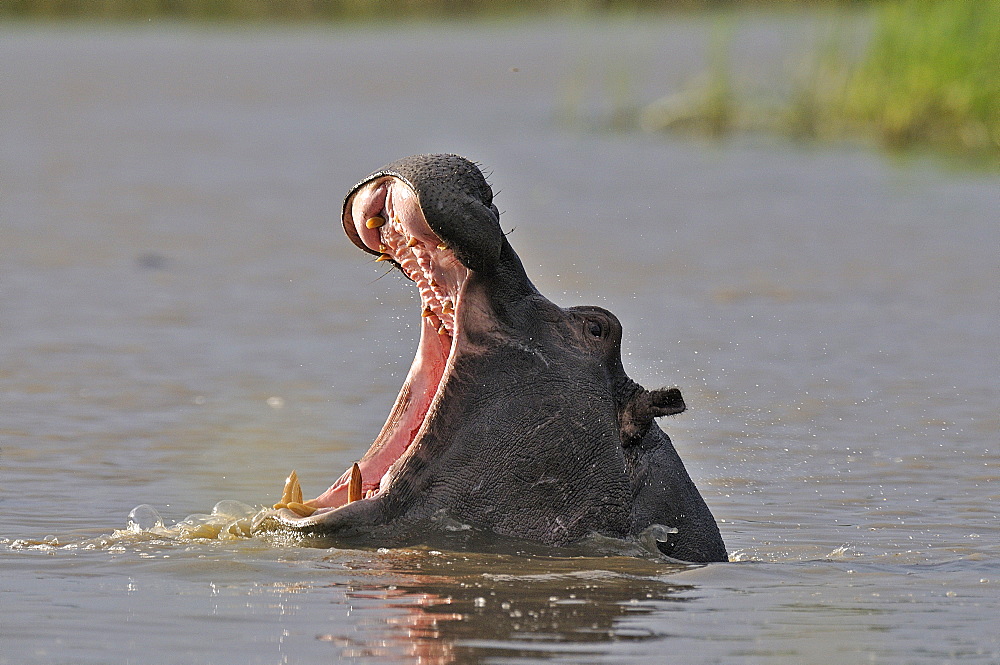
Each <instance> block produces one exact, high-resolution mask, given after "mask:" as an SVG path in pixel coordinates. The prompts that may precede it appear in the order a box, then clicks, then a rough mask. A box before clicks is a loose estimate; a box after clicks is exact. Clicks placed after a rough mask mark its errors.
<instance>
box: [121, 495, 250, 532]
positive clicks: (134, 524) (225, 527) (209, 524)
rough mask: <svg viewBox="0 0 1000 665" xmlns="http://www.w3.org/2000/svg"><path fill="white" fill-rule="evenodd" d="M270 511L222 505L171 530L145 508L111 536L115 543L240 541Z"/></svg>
mask: <svg viewBox="0 0 1000 665" xmlns="http://www.w3.org/2000/svg"><path fill="white" fill-rule="evenodd" d="M265 510H266V509H265V508H261V507H257V508H255V507H253V506H249V505H247V504H245V503H242V502H240V501H232V500H226V501H220V502H218V503H217V504H215V506H214V507H213V508H212V512H211V513H208V514H203V513H195V514H193V515H188V516H187V517H185V518H184V519H182V520H180V521H178V522H175V523H174V524H171V525H169V526H167V525H165V524H164V523H163V518H162V517H161V516H160V513H159V511H157V510H156V508H154V507H153V506H150V505H148V504H142V505H140V506H136V507H135V508H133V509H132V511H131V512H130V513H129V514H128V523H127V525H126V527H125V528H124V529H119V530H116V531H115V532H114V533H112V534H111V538H112V539H114V540H134V539H136V538H137V537H150V536H154V537H158V538H165V539H169V540H181V541H184V540H238V539H243V538H249V537H250V531H251V529H252V527H253V524H254V519H255V518H256V517H257V516H258V515H259V514H261V513H263V512H264V511H265Z"/></svg>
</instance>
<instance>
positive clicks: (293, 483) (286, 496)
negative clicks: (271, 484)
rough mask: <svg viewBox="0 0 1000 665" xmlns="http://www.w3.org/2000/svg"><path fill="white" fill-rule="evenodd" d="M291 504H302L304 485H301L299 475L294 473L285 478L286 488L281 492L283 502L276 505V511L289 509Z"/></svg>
mask: <svg viewBox="0 0 1000 665" xmlns="http://www.w3.org/2000/svg"><path fill="white" fill-rule="evenodd" d="M290 503H298V504H301V503H302V485H300V484H299V474H297V473H295V471H292V472H291V473H290V474H288V477H287V478H285V487H284V489H282V490H281V500H280V501H278V503H276V504H274V509H275V510H277V509H278V508H287V507H288V504H290Z"/></svg>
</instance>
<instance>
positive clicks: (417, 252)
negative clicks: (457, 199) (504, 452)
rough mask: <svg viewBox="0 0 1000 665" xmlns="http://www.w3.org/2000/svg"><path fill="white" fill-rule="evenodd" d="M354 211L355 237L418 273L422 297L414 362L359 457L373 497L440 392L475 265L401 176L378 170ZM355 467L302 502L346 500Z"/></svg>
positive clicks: (365, 490) (332, 504) (331, 504)
mask: <svg viewBox="0 0 1000 665" xmlns="http://www.w3.org/2000/svg"><path fill="white" fill-rule="evenodd" d="M350 215H351V219H352V221H353V227H354V231H356V233H357V238H358V239H360V240H361V241H362V242H363V243H364V245H365V246H366V247H367V248H368V249H370V250H374V251H375V252H378V253H379V257H378V258H377V259H376V260H377V261H390V262H392V263H394V264H395V265H396V266H397V267H398V268H399V269H400V270H401V271H402V272H403V274H404V275H406V276H407V277H408V278H410V279H411V280H413V282H414V283H416V285H417V289H418V290H419V292H420V300H421V322H422V323H421V326H420V343H419V345H418V347H417V353H416V356H415V357H414V359H413V364H412V365H411V366H410V371H409V374H408V375H407V377H406V381H405V382H404V383H403V387H402V389H401V390H400V392H399V396H398V397H397V398H396V403H395V405H394V406H393V408H392V411H391V412H390V413H389V417H388V419H387V420H386V423H385V425H384V426H383V427H382V431H381V432H380V433H379V435H378V436H377V437H376V438H375V442H374V443H373V444H372V446H371V448H369V450H368V452H366V453H365V455H364V456H363V457H362V458H361V460H360V461H359V462H358V467H359V470H360V474H361V477H362V480H361V492H362V496H363V497H364V498H368V497H370V496H373V495H375V494H378V493H379V492H381V491H384V490H385V489H386V488H387V487H388V485H389V483H390V481H391V479H392V475H393V474H392V473H391V469H392V468H393V466H394V465H395V464H396V463H397V462H398V461H399V460H400V459H401V458H402V457H403V456H404V454H405V453H406V451H407V450H408V449H409V447H410V446H411V444H412V443H413V442H414V441H416V440H417V439H418V437H419V433H420V430H421V428H422V427H423V426H424V423H425V420H426V417H427V414H428V413H429V412H430V411H431V410H432V405H433V403H434V401H435V398H436V396H437V395H438V394H439V393H440V392H441V386H442V385H443V384H444V382H445V380H446V376H447V373H448V367H449V359H450V358H451V357H452V356H453V355H454V347H455V346H456V344H455V342H454V340H455V339H456V338H457V332H458V312H459V310H460V309H461V307H462V295H463V292H464V289H463V287H464V285H465V282H466V280H467V279H468V277H469V275H470V271H469V269H468V268H466V267H465V266H464V265H462V263H461V262H460V261H459V260H458V259H457V258H456V257H455V255H454V253H453V252H452V251H451V250H450V249H449V248H448V247H447V245H446V244H445V243H444V242H443V241H442V240H441V239H440V238H438V237H437V235H436V234H435V233H434V232H433V231H432V230H431V229H430V227H429V226H428V225H427V221H426V220H425V218H424V215H423V212H422V211H421V210H420V206H419V205H418V204H417V202H416V195H415V194H414V193H413V190H411V189H410V188H409V187H408V186H407V185H406V184H405V183H403V182H402V181H400V180H398V179H396V178H392V177H384V178H379V179H377V180H374V181H372V182H370V183H368V184H367V185H365V186H364V187H362V188H361V189H359V190H358V191H357V193H356V194H355V196H354V200H353V202H352V205H351V211H350ZM352 471H353V469H348V470H347V471H345V472H344V474H343V475H342V476H341V477H340V478H339V479H338V480H337V481H336V482H335V483H334V484H333V485H331V486H330V488H329V489H328V490H327V491H326V492H324V493H323V494H321V495H319V496H318V497H316V498H315V499H312V500H311V501H306V502H305V505H306V506H309V507H311V508H316V509H321V508H337V507H340V506H342V505H345V504H346V503H348V502H349V488H350V484H351V477H352Z"/></svg>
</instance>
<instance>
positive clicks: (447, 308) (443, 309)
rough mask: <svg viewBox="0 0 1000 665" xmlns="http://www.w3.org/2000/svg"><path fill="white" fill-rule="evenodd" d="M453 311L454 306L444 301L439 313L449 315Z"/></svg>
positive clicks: (448, 301)
mask: <svg viewBox="0 0 1000 665" xmlns="http://www.w3.org/2000/svg"><path fill="white" fill-rule="evenodd" d="M454 311H455V306H454V305H453V304H452V302H451V301H450V300H445V301H444V304H442V305H441V312H442V313H444V314H451V313H453V312H454Z"/></svg>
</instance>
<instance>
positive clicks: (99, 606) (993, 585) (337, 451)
mask: <svg viewBox="0 0 1000 665" xmlns="http://www.w3.org/2000/svg"><path fill="white" fill-rule="evenodd" d="M710 30H711V26H710V25H709V24H708V23H707V22H705V21H703V20H701V19H697V18H681V19H675V20H673V21H647V22H643V23H641V24H640V23H631V22H620V23H612V24H556V23H544V24H535V25H519V24H518V25H502V24H497V25H485V26H478V27H469V26H431V25H428V26H421V27H413V28H382V29H376V28H370V29H354V30H346V29H344V30H338V29H332V30H319V29H316V30H312V29H310V30H304V29H303V30H291V29H289V30H282V31H267V32H263V31H256V30H251V31H240V30H235V29H233V30H196V29H186V28H183V29H182V28H179V27H171V26H166V27H152V28H148V29H131V28H130V29H124V28H118V29H114V30H111V29H109V30H103V29H100V28H95V27H77V28H66V29H55V28H37V27H31V26H22V27H9V26H8V27H5V28H3V30H2V32H0V62H2V63H3V65H2V66H0V77H2V86H3V90H4V94H3V95H0V151H2V152H0V188H2V190H0V252H2V257H3V260H2V261H0V312H2V313H3V315H2V316H0V404H2V406H0V418H2V419H0V603H2V607H3V615H2V619H0V645H2V647H0V663H63V662H66V663H68V662H72V663H108V662H115V663H125V662H144V663H147V662H148V663H191V662H197V663H231V662H246V663H286V662H287V663H302V662H317V661H334V662H336V661H338V660H345V659H348V658H356V659H358V660H359V661H360V662H365V661H368V662H380V663H384V662H393V663H417V662H421V663H447V662H492V663H514V662H536V661H542V660H545V661H555V662H567V663H621V662H630V663H631V662H635V663H660V662H684V663H721V662H747V663H857V662H875V663H946V662H955V663H959V662H960V663H991V662H996V661H997V660H1000V641H998V637H997V633H996V628H995V626H996V619H995V617H996V616H997V614H998V612H1000V593H998V591H997V589H998V584H1000V529H998V521H997V508H996V506H997V502H998V499H1000V491H998V477H1000V461H998V456H997V444H998V431H1000V416H998V415H997V414H998V411H997V405H998V403H1000V399H998V398H1000V378H998V377H1000V354H998V353H997V343H996V331H997V330H998V329H1000V302H998V299H997V283H998V278H1000V253H998V252H997V247H998V246H1000V227H998V225H997V223H996V221H997V210H998V209H1000V185H998V183H997V181H996V180H993V179H989V178H987V177H982V176H975V175H967V174H965V175H963V174H955V173H950V172H947V171H944V170H942V169H941V168H939V167H938V165H936V164H933V163H929V162H922V161H917V162H915V163H911V164H906V165H899V164H892V163H890V162H888V161H887V160H885V159H884V158H882V157H880V156H878V155H876V154H872V153H868V152H864V151H861V150H857V149H852V148H849V147H834V148H827V149H815V148H803V147H796V146H793V145H789V144H787V143H784V142H782V141H779V140H773V141H772V140H769V139H762V138H759V137H757V138H754V139H735V140H731V141H729V142H726V143H723V144H706V143H702V142H698V141H692V140H686V139H680V138H670V137H651V136H647V135H640V134H608V133H602V132H595V131H590V130H588V129H586V127H581V126H580V125H579V124H574V123H567V122H565V120H566V118H567V117H568V115H571V116H573V117H574V118H577V119H579V118H580V117H594V116H600V114H601V113H603V112H604V111H605V110H606V109H607V108H608V107H610V106H613V105H614V100H615V94H618V93H615V92H614V90H616V89H619V88H616V87H615V86H619V85H620V84H621V82H622V81H623V80H624V81H625V83H626V84H627V87H628V90H629V92H628V95H629V96H630V97H631V98H634V99H635V100H636V101H649V100H652V99H654V98H655V97H656V96H658V95H659V94H662V93H663V92H666V91H669V89H670V87H671V86H675V85H677V84H678V83H680V82H681V81H684V80H685V79H687V78H688V77H691V76H693V75H694V74H695V73H696V72H698V71H700V70H701V69H702V67H703V65H704V61H705V53H704V46H705V44H706V41H707V40H706V39H705V36H706V34H707V33H708V32H710ZM809 30H810V27H809V24H808V23H803V22H799V21H795V20H791V19H770V20H764V19H754V18H750V19H748V20H746V21H744V22H742V23H741V26H740V33H739V35H740V36H739V38H738V40H737V42H736V45H735V47H734V48H735V49H737V53H736V55H737V60H738V61H739V62H740V63H741V64H740V68H741V69H743V68H745V69H746V70H747V71H756V70H759V71H766V72H771V71H780V70H781V69H782V68H784V67H788V66H791V63H793V62H794V58H795V54H796V53H798V52H799V48H800V46H801V44H802V43H803V42H806V41H808V39H807V37H808V34H809ZM623 77H624V78H623ZM567 109H569V110H571V111H572V113H570V114H567ZM430 151H453V152H460V153H463V154H466V155H468V156H469V157H471V158H474V159H476V160H479V161H480V162H482V163H483V165H484V167H485V168H486V169H487V170H488V171H489V172H491V173H493V176H492V182H493V185H494V188H495V189H497V190H499V192H500V193H499V195H498V198H497V203H498V206H499V207H500V209H501V211H502V212H503V217H502V220H503V224H504V226H505V228H506V229H508V230H512V234H511V236H510V239H511V242H512V243H513V245H514V246H515V248H516V249H517V250H518V252H519V253H520V254H521V256H522V258H523V259H524V262H525V265H526V268H527V269H528V272H529V274H530V275H531V276H532V278H533V279H534V280H535V282H536V284H537V285H538V287H539V288H540V289H541V290H542V291H543V292H544V293H546V294H547V295H548V296H549V297H550V298H551V299H552V300H554V301H556V302H558V303H559V304H562V305H574V304H584V303H593V304H599V305H601V306H604V307H607V308H609V309H611V310H613V311H614V312H615V313H616V314H618V316H619V317H620V318H621V320H622V322H623V324H624V326H625V343H624V345H625V349H624V351H625V358H624V360H625V364H626V368H627V370H628V371H629V372H630V374H631V375H632V377H633V378H635V379H636V380H638V381H640V382H641V383H643V384H644V385H646V386H648V387H656V386H660V385H677V386H679V387H680V388H681V389H682V391H683V392H684V395H685V398H686V401H687V403H688V405H689V411H688V412H686V413H684V414H681V415H680V416H676V417H673V418H670V419H665V420H664V421H663V422H662V423H661V424H662V425H663V427H664V429H666V430H667V431H668V432H669V433H670V435H671V436H672V437H673V439H674V441H675V444H676V446H677V448H678V450H679V451H680V453H681V455H682V456H683V457H684V459H685V461H686V463H687V465H688V468H689V471H690V472H691V474H692V476H693V477H694V478H695V480H696V482H698V484H699V487H700V488H701V489H702V492H703V494H704V496H705V498H706V500H707V502H708V503H709V505H710V506H711V507H712V509H713V511H714V512H715V514H716V516H717V517H718V519H719V521H720V526H721V529H722V533H723V536H724V538H725V540H726V543H727V545H728V546H729V549H730V551H731V552H732V559H733V560H734V563H731V564H724V565H712V566H707V567H701V568H679V567H677V566H673V565H670V564H667V563H657V562H650V561H644V560H640V559H630V558H624V557H610V558H596V557H591V558H578V557H558V556H548V557H546V556H528V555H524V556H521V555H518V554H517V553H511V554H510V555H498V554H472V553H455V552H447V551H443V552H438V551H435V550H430V549H428V548H413V549H407V550H384V551H383V550H379V551H353V550H352V551H338V550H321V549H310V548H302V547H287V546H279V545H276V544H274V543H269V542H266V541H263V540H259V539H255V538H249V539H247V538H237V537H233V538H230V539H219V538H215V539H191V538H164V537H157V536H155V535H154V534H149V533H147V534H120V535H118V536H113V535H112V534H113V533H114V532H115V531H116V530H120V529H124V528H125V526H126V522H127V515H128V513H129V511H130V510H131V509H132V508H133V507H134V506H136V505H138V504H151V505H153V506H155V508H156V509H157V510H158V511H159V512H160V514H161V515H162V516H163V517H164V519H165V521H166V522H167V523H168V524H169V523H171V522H174V521H177V520H181V519H183V518H184V517H185V516H186V515H188V514H191V513H206V512H210V511H211V510H212V507H213V506H214V505H215V504H216V503H217V502H218V501H220V500H237V501H241V502H243V503H246V504H249V505H251V506H254V505H260V504H265V503H269V502H271V501H273V500H274V499H275V498H276V496H277V495H278V494H279V493H280V490H281V484H282V481H283V479H284V477H285V475H286V473H287V472H288V471H290V470H291V469H293V468H295V469H298V471H299V475H300V477H301V478H302V481H303V485H304V487H305V490H306V493H307V494H308V493H313V494H315V493H318V492H319V491H321V490H322V489H323V488H325V486H326V484H327V483H329V482H330V481H331V480H332V479H333V478H335V477H336V476H338V475H339V474H340V473H341V472H342V470H343V469H344V468H346V466H347V465H348V464H349V463H350V462H351V461H353V460H354V459H356V458H357V457H358V456H359V455H360V454H361V452H362V451H363V450H364V449H366V448H367V446H368V444H369V443H370V442H371V439H372V437H373V436H374V434H375V433H376V432H377V430H378V428H379V427H380V426H381V424H382V421H383V420H384V418H385V415H386V413H387V412H388V409H389V406H390V405H391V403H392V400H393V398H394V397H395V394H396V391H397V390H398V388H399V385H400V384H401V382H402V380H403V377H404V376H405V373H406V370H407V368H408V366H409V362H410V359H411V358H412V353H413V349H414V345H415V335H416V320H417V318H418V317H417V308H418V305H417V299H416V297H415V296H414V295H413V294H412V293H411V291H410V289H409V287H408V285H407V284H405V283H404V282H403V281H402V280H400V279H398V278H397V277H396V276H394V275H389V276H386V277H384V278H380V275H381V272H380V271H379V269H378V268H377V267H374V266H373V265H371V263H370V262H369V261H368V260H367V257H366V256H365V255H363V254H362V253H361V252H358V251H357V250H356V249H355V248H354V247H353V246H352V245H351V244H350V243H349V242H348V241H347V240H346V238H344V237H343V235H342V232H341V231H340V230H339V226H340V223H339V209H340V205H341V197H342V196H343V194H344V193H345V192H346V191H347V190H348V189H349V188H350V187H351V186H352V185H353V184H354V182H356V180H357V179H359V178H360V177H362V176H364V175H365V174H366V173H368V172H369V171H371V170H373V169H374V168H376V167H378V166H381V165H382V164H384V163H386V162H388V161H391V160H393V159H396V158H398V157H400V156H403V155H407V154H412V153H417V152H430Z"/></svg>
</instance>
